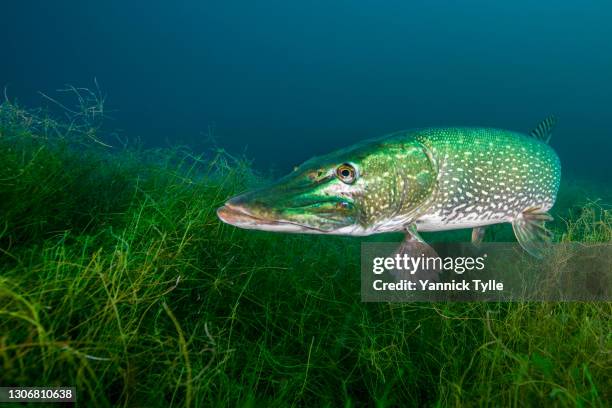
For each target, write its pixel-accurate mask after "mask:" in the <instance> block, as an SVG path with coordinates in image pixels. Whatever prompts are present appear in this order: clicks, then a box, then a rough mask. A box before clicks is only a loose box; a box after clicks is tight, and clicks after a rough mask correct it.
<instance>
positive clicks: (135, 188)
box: [0, 90, 612, 407]
mask: <svg viewBox="0 0 612 408" xmlns="http://www.w3.org/2000/svg"><path fill="white" fill-rule="evenodd" d="M76 91H78V90H76ZM84 102H85V103H84V105H83V106H89V105H87V102H88V101H87V100H85V101H84ZM100 106H101V105H100ZM73 113H74V115H71V116H70V118H69V119H70V120H69V123H68V124H60V123H58V122H57V121H55V120H52V119H50V118H48V116H46V115H44V114H43V113H42V112H31V111H27V110H24V109H21V108H20V107H19V106H17V105H15V104H14V103H11V102H8V101H7V102H4V103H3V104H2V105H0V163H1V165H0V367H1V369H0V383H1V384H3V385H21V386H35V385H36V386H75V387H76V388H77V392H78V399H79V401H80V402H83V403H84V402H87V404H86V405H87V406H90V405H91V406H110V405H113V406H149V407H155V406H160V407H162V406H163V407H165V406H170V405H172V406H186V407H199V406H200V407H201V406H210V405H224V406H228V405H229V406H234V405H241V406H287V405H307V406H320V405H330V406H340V405H343V406H360V405H364V404H363V403H364V402H365V403H367V404H366V405H376V406H379V407H385V406H400V405H403V406H423V405H425V406H462V405H468V406H470V405H472V406H474V405H488V404H490V405H493V406H523V405H545V404H553V405H560V406H609V405H610V402H611V400H612V375H611V374H612V373H611V371H610V370H611V367H612V356H611V354H610V349H611V345H612V344H611V341H612V339H611V337H610V333H611V332H612V330H611V324H610V322H611V320H610V317H611V312H612V307H611V304H610V303H604V302H602V303H550V302H548V303H547V302H542V303H439V304H428V303H406V304H382V303H381V304H366V303H362V302H361V301H360V290H359V289H360V282H359V279H360V274H359V259H360V258H359V239H354V238H342V237H328V236H309V235H288V234H272V233H265V232H258V231H242V230H238V229H235V228H233V227H230V226H227V225H224V224H222V223H221V222H219V221H218V219H217V218H216V215H215V210H216V208H217V207H218V206H220V205H221V204H222V203H223V202H224V201H225V199H226V198H227V197H229V196H231V195H233V194H234V193H236V192H239V191H241V190H243V189H244V188H246V187H247V186H249V185H252V184H254V183H258V182H259V179H258V177H257V176H256V175H255V174H254V173H253V171H252V170H251V169H250V167H249V165H248V163H246V162H245V161H243V160H237V159H234V158H232V157H231V156H229V155H228V154H226V153H224V152H222V151H216V152H212V153H210V154H207V155H204V156H194V155H193V154H192V153H191V152H189V151H188V150H186V149H179V148H177V149H166V150H144V149H139V148H121V149H116V148H109V147H108V146H107V143H105V142H102V141H101V140H100V139H98V138H97V136H96V129H95V127H92V126H86V125H87V124H88V123H90V119H91V118H92V117H94V118H95V116H96V114H98V113H100V109H98V110H95V109H94V110H89V111H88V110H87V109H83V110H78V111H74V112H73ZM87 115H91V117H90V116H87ZM579 189H581V187H579V186H578V187H577V186H576V185H570V184H567V183H565V184H564V185H563V186H562V190H561V196H560V198H559V204H558V205H557V207H556V214H555V215H556V216H557V219H558V220H557V222H556V223H555V224H554V225H553V228H554V231H555V236H556V239H558V240H566V241H569V240H578V241H591V242H607V241H610V239H611V238H612V236H611V233H612V213H611V212H610V209H609V207H606V206H605V205H604V204H602V203H601V202H590V201H589V200H588V199H592V200H595V199H597V198H599V197H601V195H602V194H605V192H598V191H597V190H594V189H593V188H589V189H588V190H587V191H586V197H585V196H583V195H582V194H581V195H578V193H577V191H578V190H579ZM604 202H605V201H604ZM439 235H440V234H438V238H439ZM489 235H492V236H493V237H494V239H496V240H504V239H505V238H507V237H511V231H510V233H508V228H507V226H500V227H497V228H496V229H494V230H493V232H492V233H490V234H488V238H491V237H489ZM449 236H450V235H449ZM387 238H389V239H391V238H393V239H395V236H391V237H387ZM507 239H511V238H507Z"/></svg>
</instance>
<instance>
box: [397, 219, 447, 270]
mask: <svg viewBox="0 0 612 408" xmlns="http://www.w3.org/2000/svg"><path fill="white" fill-rule="evenodd" d="M396 254H399V255H400V256H401V257H403V256H404V255H407V256H408V257H411V258H421V257H423V258H437V257H439V255H438V253H437V252H436V250H435V249H433V248H432V247H431V246H430V245H429V244H428V243H427V242H425V240H424V239H423V238H422V237H421V236H420V235H419V233H418V232H417V228H416V225H414V224H411V225H409V226H407V227H406V235H405V238H404V241H402V243H401V245H400V246H399V248H398V249H397V251H396ZM440 272H441V271H440V270H436V269H423V268H421V269H419V270H416V271H414V273H408V272H406V271H392V272H391V273H392V275H393V276H394V277H395V279H396V280H398V281H399V280H401V279H407V280H417V279H429V280H432V281H437V280H439V274H440Z"/></svg>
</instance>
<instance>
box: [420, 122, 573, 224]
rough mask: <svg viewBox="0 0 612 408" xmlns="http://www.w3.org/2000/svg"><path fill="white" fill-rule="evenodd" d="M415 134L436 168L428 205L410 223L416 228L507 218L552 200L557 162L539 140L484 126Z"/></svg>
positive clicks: (543, 208)
mask: <svg viewBox="0 0 612 408" xmlns="http://www.w3.org/2000/svg"><path fill="white" fill-rule="evenodd" d="M415 138H416V139H417V140H419V141H420V142H421V143H422V144H423V145H425V146H426V147H427V148H428V149H430V151H431V154H432V157H433V158H434V160H436V162H437V166H438V179H437V189H436V191H435V192H434V199H433V203H432V205H431V206H430V207H429V208H428V209H427V211H426V212H425V213H424V214H422V215H421V216H420V217H419V218H418V219H417V221H416V223H417V226H418V229H419V230H421V231H437V230H445V229H451V228H470V227H479V226H484V225H489V224H495V223H500V222H513V221H514V220H517V219H520V218H521V217H523V214H524V213H525V212H534V211H535V212H537V213H545V212H546V211H548V210H549V209H550V208H551V207H552V206H553V204H554V202H555V199H556V195H557V191H558V188H559V183H560V179H561V165H560V162H559V158H558V157H557V155H556V153H555V152H554V151H553V150H552V149H551V148H550V146H549V145H548V144H546V143H543V142H542V141H540V140H539V138H536V137H531V136H527V135H523V134H520V133H516V132H511V131H507V130H499V129H487V128H440V129H428V130H424V131H421V132H418V133H417V134H416V135H415Z"/></svg>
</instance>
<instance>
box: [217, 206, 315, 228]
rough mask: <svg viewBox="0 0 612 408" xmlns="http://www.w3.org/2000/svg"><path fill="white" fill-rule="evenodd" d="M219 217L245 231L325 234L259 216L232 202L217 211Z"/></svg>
mask: <svg viewBox="0 0 612 408" xmlns="http://www.w3.org/2000/svg"><path fill="white" fill-rule="evenodd" d="M217 217H219V219H220V220H221V221H223V222H224V223H226V224H229V225H233V226H235V227H238V228H243V229H254V230H261V231H271V232H295V233H323V231H317V230H316V229H313V228H308V227H305V226H303V225H298V224H295V223H292V222H288V221H280V220H275V219H270V218H263V217H260V216H257V215H255V214H253V213H252V212H251V211H250V210H249V209H248V208H247V207H245V206H240V205H235V204H232V203H231V200H230V201H228V202H227V203H225V205H224V206H222V207H219V208H218V209H217Z"/></svg>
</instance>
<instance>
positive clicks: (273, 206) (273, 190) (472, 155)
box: [217, 117, 561, 256]
mask: <svg viewBox="0 0 612 408" xmlns="http://www.w3.org/2000/svg"><path fill="white" fill-rule="evenodd" d="M554 124H555V120H554V118H553V117H549V118H547V119H545V120H544V121H543V122H541V123H540V124H539V125H538V126H537V127H536V128H535V129H534V130H533V131H531V132H530V133H529V134H523V133H519V132H514V131H509V130H501V129H493V128H477V127H447V128H425V129H415V130H408V131H400V132H395V133H392V134H390V135H387V136H384V137H381V138H377V139H370V140H366V141H363V142H361V143H358V144H356V145H353V146H351V147H348V148H345V149H341V150H338V151H335V152H333V153H330V154H327V155H324V156H321V157H314V158H312V159H310V160H308V161H306V162H305V163H303V164H302V165H300V166H298V167H296V168H295V169H294V171H293V172H292V173H290V174H289V175H287V176H285V177H283V178H282V179H280V180H279V181H278V182H276V183H274V184H272V185H270V186H268V187H264V188H261V189H257V190H254V191H251V192H247V193H245V194H241V195H238V196H236V197H234V198H232V199H230V200H229V201H227V202H226V203H225V205H224V206H223V207H221V208H219V209H218V210H217V214H218V217H219V218H220V219H221V220H222V221H224V222H226V223H228V224H231V225H234V226H237V227H240V228H248V229H258V230H266V231H281V232H298V233H314V234H339V235H356V236H361V235H370V234H376V233H383V232H393V231H403V232H405V233H406V234H407V239H408V240H413V241H415V240H416V241H419V242H423V240H422V239H421V237H420V236H419V231H444V230H452V229H460V228H473V231H472V241H473V242H475V243H477V242H480V241H481V240H482V238H483V233H484V227H485V226H487V225H491V224H498V223H506V222H507V223H511V224H512V227H513V230H514V233H515V236H516V238H517V240H518V242H519V243H520V245H521V246H522V247H523V248H524V249H525V250H526V251H527V252H529V253H530V254H532V255H534V256H540V255H541V248H542V246H541V244H542V243H544V242H546V241H548V240H550V232H549V230H547V229H546V227H545V225H544V224H545V222H546V221H550V220H552V217H551V216H550V215H549V214H548V210H549V209H550V208H551V207H552V206H553V205H554V203H555V199H556V196H557V191H558V189H559V183H560V178H561V165H560V162H559V158H558V156H557V154H556V153H555V152H554V150H553V149H552V148H551V147H550V146H549V145H548V141H549V140H550V135H551V131H552V128H553V127H554Z"/></svg>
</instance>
